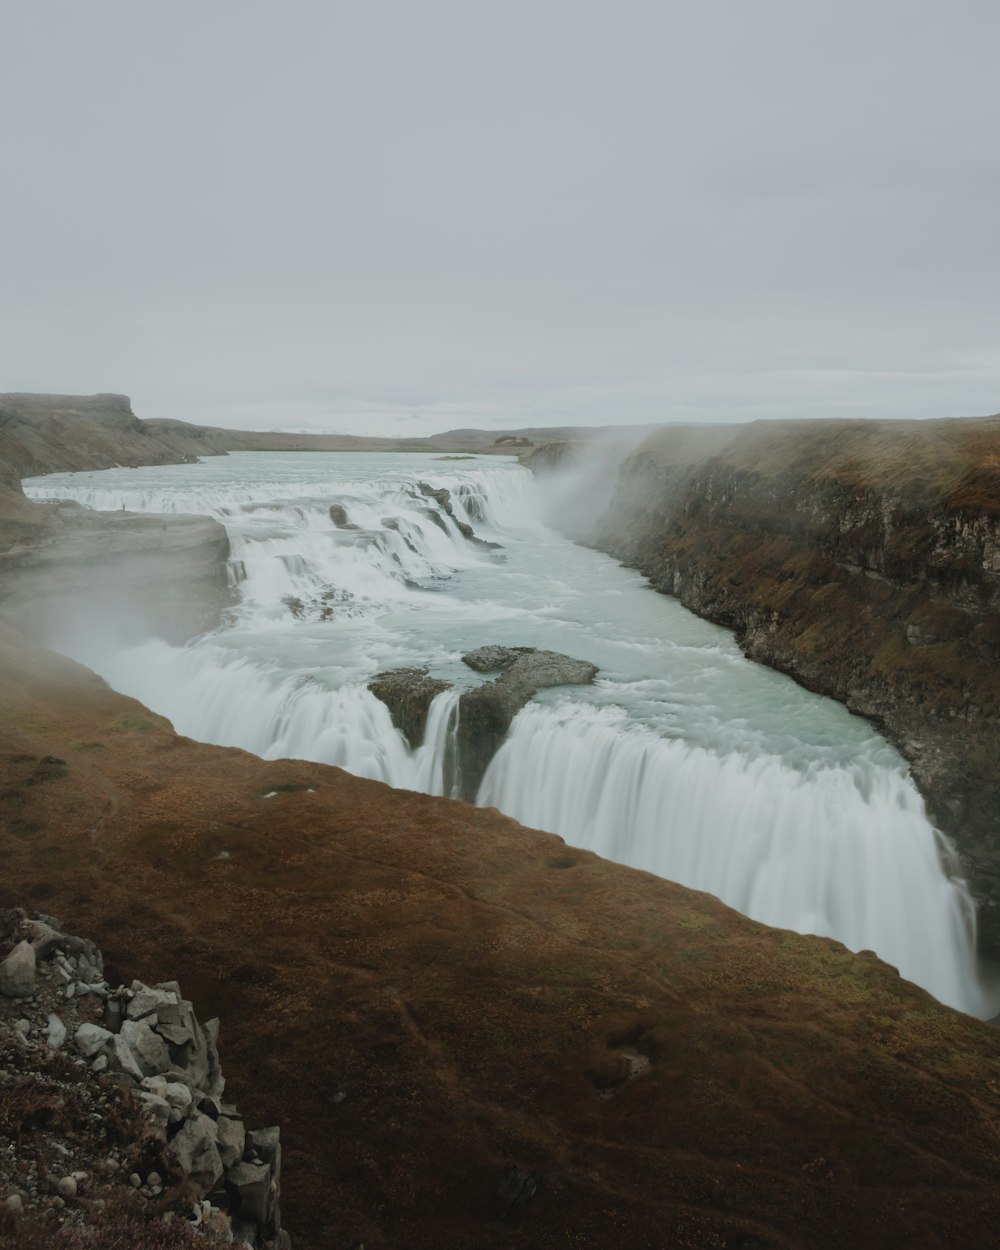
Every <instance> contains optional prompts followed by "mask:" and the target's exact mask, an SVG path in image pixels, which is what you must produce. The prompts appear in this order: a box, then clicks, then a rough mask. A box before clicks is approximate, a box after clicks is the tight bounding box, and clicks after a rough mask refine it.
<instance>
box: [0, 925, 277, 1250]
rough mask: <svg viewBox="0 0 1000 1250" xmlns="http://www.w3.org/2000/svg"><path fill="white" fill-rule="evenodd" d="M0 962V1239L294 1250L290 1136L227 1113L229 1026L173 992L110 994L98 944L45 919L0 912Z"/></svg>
mask: <svg viewBox="0 0 1000 1250" xmlns="http://www.w3.org/2000/svg"><path fill="white" fill-rule="evenodd" d="M0 955H2V959H0V1140H2V1138H4V1137H12V1138H16V1142H17V1148H16V1149H15V1150H9V1149H0V1234H2V1232H3V1228H2V1225H3V1224H7V1225H11V1226H13V1231H14V1232H15V1233H17V1232H18V1230H20V1233H21V1234H23V1236H24V1238H25V1239H27V1238H28V1236H29V1234H30V1233H31V1231H32V1229H33V1228H37V1226H38V1225H41V1226H42V1227H44V1228H48V1229H49V1230H51V1231H52V1232H53V1233H54V1232H55V1230H57V1229H58V1228H60V1227H64V1226H65V1227H66V1228H67V1235H68V1233H69V1231H70V1230H71V1229H77V1230H79V1231H80V1232H81V1235H82V1234H83V1233H84V1231H85V1230H86V1231H87V1232H88V1235H89V1236H91V1240H93V1237H94V1236H98V1235H105V1236H107V1237H108V1239H109V1244H116V1245H117V1244H120V1243H119V1242H118V1241H117V1240H115V1237H116V1236H117V1235H118V1233H119V1232H121V1229H119V1228H118V1225H117V1224H116V1223H115V1221H119V1222H122V1221H125V1223H127V1224H128V1223H129V1221H131V1223H130V1224H129V1227H132V1225H134V1224H136V1222H138V1224H139V1225H140V1226H145V1225H149V1224H151V1223H152V1222H153V1221H164V1222H167V1223H175V1224H179V1223H180V1222H182V1221H183V1222H184V1223H186V1224H187V1225H188V1226H189V1228H187V1229H183V1230H182V1229H180V1228H179V1227H178V1228H177V1230H176V1233H175V1234H174V1236H175V1237H178V1238H179V1239H180V1240H178V1241H177V1244H178V1245H186V1244H187V1241H188V1237H187V1234H188V1233H189V1232H194V1231H197V1232H201V1233H204V1235H205V1237H206V1238H207V1239H208V1240H210V1241H214V1242H223V1243H227V1244H235V1245H236V1246H240V1247H250V1248H251V1250H258V1248H259V1250H285V1248H287V1247H288V1246H290V1245H291V1240H290V1238H289V1236H288V1234H287V1233H286V1232H284V1231H283V1230H282V1228H281V1215H280V1203H279V1199H280V1180H281V1142H280V1133H279V1130H278V1128H276V1127H271V1128H264V1129H257V1130H248V1129H247V1128H246V1126H245V1124H244V1122H243V1117H242V1116H241V1115H240V1113H239V1112H238V1111H237V1109H236V1107H235V1106H233V1104H232V1103H230V1102H226V1101H225V1099H224V1097H223V1092H224V1089H225V1084H226V1082H225V1078H224V1077H223V1075H222V1070H221V1067H220V1064H219V1052H218V1045H217V1043H218V1033H219V1021H218V1020H209V1021H207V1023H205V1024H204V1025H202V1024H200V1023H199V1022H198V1019H197V1017H196V1015H195V1012H194V1008H193V1006H192V1004H191V1003H190V1002H189V1001H187V1000H186V999H185V998H184V997H183V996H182V994H181V990H180V986H179V985H178V984H177V982H176V981H168V982H162V983H160V984H157V985H153V986H149V985H144V984H143V983H142V982H141V981H133V982H132V983H131V985H130V986H128V987H125V986H119V987H118V988H117V989H113V988H111V986H109V984H108V983H107V981H106V980H105V979H104V960H103V957H102V955H101V952H100V951H99V950H98V949H97V947H96V946H95V945H94V943H93V942H91V941H89V940H88V939H86V938H79V937H73V936H71V935H69V934H67V933H64V932H63V931H62V928H61V926H60V924H59V922H58V921H57V920H55V919H54V918H53V917H51V916H46V915H43V914H41V913H38V912H30V913H28V912H25V911H23V910H21V909H14V910H11V911H3V912H0ZM123 1227H124V1225H123ZM0 1240H2V1237H0ZM91 1240H88V1241H86V1244H87V1245H90V1244H91ZM190 1240H191V1244H196V1243H197V1241H198V1240H200V1238H196V1237H195V1238H190ZM32 1244H34V1243H33V1242H32ZM74 1244H76V1243H74ZM81 1244H82V1243H81ZM94 1244H95V1245H96V1244H98V1243H97V1242H94ZM101 1244H103V1243H101ZM130 1244H131V1243H130ZM157 1244H159V1243H157ZM170 1244H171V1245H173V1244H174V1241H171V1242H170Z"/></svg>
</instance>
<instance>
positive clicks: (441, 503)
mask: <svg viewBox="0 0 1000 1250" xmlns="http://www.w3.org/2000/svg"><path fill="white" fill-rule="evenodd" d="M417 489H418V490H419V491H420V493H421V494H422V495H424V496H426V498H428V499H433V500H434V502H435V503H436V504H437V505H438V507H439V508H440V510H441V511H442V512H443V513H445V515H446V516H448V517H450V518H451V520H452V522H453V523H454V525H455V528H456V529H457V530H458V532H459V533H460V534H461V535H462V537H463V538H467V539H468V540H469V542H471V543H475V544H476V546H477V547H483V548H485V549H486V550H487V551H497V550H499V548H500V544H499V543H493V542H489V541H488V540H487V539H485V538H480V537H479V536H478V535H477V534H476V532H475V531H474V530H473V528H472V526H471V525H470V524H469V523H468V521H462V520H460V519H459V518H458V517H457V516H456V515H455V509H454V508H453V507H452V502H451V491H450V490H447V489H446V488H445V487H443V486H441V487H437V488H435V487H433V486H431V485H430V484H429V483H428V482H418V483H417ZM428 513H429V516H430V518H431V519H432V520H434V521H435V522H436V523H437V524H440V525H442V527H443V523H442V522H441V521H440V519H439V517H438V514H437V513H436V512H435V511H434V510H433V509H429V510H428Z"/></svg>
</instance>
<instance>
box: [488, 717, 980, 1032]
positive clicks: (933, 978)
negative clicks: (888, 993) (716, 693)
mask: <svg viewBox="0 0 1000 1250" xmlns="http://www.w3.org/2000/svg"><path fill="white" fill-rule="evenodd" d="M478 802H479V803H480V804H482V805H484V806H493V807H498V808H500V809H501V810H502V811H504V812H506V813H507V814H508V815H510V816H513V817H514V818H515V819H516V820H519V821H521V822H522V823H523V824H526V825H531V826H534V827H537V828H541V829H548V830H551V831H552V832H554V833H558V834H561V835H562V836H563V837H564V838H566V839H567V841H570V842H572V843H573V844H574V845H576V846H583V847H586V848H588V849H589V850H592V851H596V852H597V854H599V855H603V856H605V857H606V858H608V859H613V860H616V861H618V862H619V863H625V864H630V865H631V866H632V867H635V868H643V869H646V870H647V871H648V872H653V873H656V874H657V875H658V876H661V877H666V878H668V879H669V880H671V881H679V882H682V883H683V884H684V885H688V886H691V887H693V888H695V889H699V890H705V891H707V892H708V893H711V894H715V895H717V896H718V897H719V898H721V899H722V900H723V902H725V903H728V904H729V905H730V906H731V907H734V908H736V909H737V910H738V911H741V912H743V913H744V914H745V915H747V916H751V917H752V918H753V919H755V920H759V921H761V922H763V923H764V924H768V925H773V926H775V927H777V928H782V929H794V930H796V931H797V932H799V933H815V934H818V935H820V936H826V937H835V938H837V939H839V940H840V941H841V942H843V943H844V944H845V945H846V946H848V947H850V948H851V950H855V951H859V950H876V951H877V952H878V953H879V955H880V956H881V957H882V958H883V959H884V960H886V961H887V962H888V963H891V964H893V965H895V966H896V967H897V968H898V969H899V971H900V973H901V975H902V976H904V977H906V978H908V979H909V980H915V981H918V982H919V983H920V984H922V985H924V986H925V987H926V988H928V989H929V990H930V991H931V993H933V994H934V995H935V996H936V997H937V998H939V999H941V1001H942V1002H946V1003H949V1004H951V1005H952V1006H956V1007H960V1008H962V1009H963V1010H966V1011H976V1010H978V1009H979V1008H980V1007H981V1005H982V1004H981V1003H980V1000H979V997H978V994H977V992H976V990H975V987H974V986H972V985H970V983H969V969H970V967H971V966H972V965H973V963H974V940H973V937H974V934H973V926H972V924H971V920H972V912H971V906H970V900H969V898H968V894H967V892H966V891H965V889H964V888H963V887H962V885H961V884H960V883H958V882H955V881H952V880H949V879H948V878H947V877H946V876H945V875H944V873H943V872H942V869H941V859H940V854H939V846H938V842H937V835H936V833H935V831H934V830H933V828H932V827H931V826H930V824H929V823H928V821H927V818H926V816H925V814H924V810H923V804H922V802H921V800H920V796H919V795H918V794H917V792H916V790H915V789H914V787H913V785H912V783H911V782H910V780H909V778H908V777H907V776H906V774H905V773H904V772H903V771H902V770H901V769H900V770H890V769H887V768H872V767H870V766H866V764H865V763H864V761H859V762H857V763H855V764H854V765H852V766H850V767H845V766H837V765H832V766H825V767H817V766H813V767H809V768H806V769H804V770H798V769H795V768H793V767H790V766H789V765H788V764H787V763H786V762H785V761H784V760H782V759H781V758H778V757H775V756H769V755H761V756H759V757H758V758H750V757H747V756H743V755H739V754H733V755H729V756H727V757H720V756H719V755H717V754H716V753H715V752H714V751H710V750H706V749H704V748H702V747H696V746H691V745H689V744H688V743H685V742H682V741H677V740H671V739H666V738H661V737H658V736H657V735H655V734H652V733H649V732H648V731H646V730H643V729H639V728H635V727H634V726H629V725H628V724H626V718H625V714H624V713H623V712H622V711H621V710H620V709H610V708H594V707H588V706H586V705H584V704H580V703H566V704H563V705H561V706H556V707H551V706H541V705H534V706H530V705H529V706H528V707H526V708H525V709H524V710H523V711H522V712H521V713H520V714H519V715H518V717H517V718H516V719H515V721H514V724H513V725H512V727H511V732H510V734H509V735H508V738H507V741H506V742H505V743H504V745H503V746H502V747H501V748H500V750H499V751H498V752H497V754H496V755H495V756H494V758H493V761H492V763H491V764H490V767H489V769H488V770H487V773H486V776H485V777H484V779H483V784H482V786H481V788H480V791H479V796H478Z"/></svg>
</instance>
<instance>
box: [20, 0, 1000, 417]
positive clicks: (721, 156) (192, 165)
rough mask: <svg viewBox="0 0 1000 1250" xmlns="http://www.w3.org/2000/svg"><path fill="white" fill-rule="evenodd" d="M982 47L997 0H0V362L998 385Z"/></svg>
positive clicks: (415, 397) (804, 389) (431, 398)
mask: <svg viewBox="0 0 1000 1250" xmlns="http://www.w3.org/2000/svg"><path fill="white" fill-rule="evenodd" d="M998 47H1000V5H998V4H997V3H995V0H991V2H988V3H985V2H984V3H978V2H967V0H941V2H940V3H930V2H926V0H904V2H898V3H897V2H896V0H863V2H860V3H855V2H854V0H822V2H820V0H685V3H675V2H672V0H659V2H652V0H650V2H646V0H529V2H526V3H522V2H521V0H503V3H498V2H497V0H489V2H488V3H487V2H480V0H352V2H351V3H344V2H340V0H271V2H267V3H264V2H263V0H170V3H153V0H31V2H30V3H19V2H18V0H0V49H2V73H0V144H2V147H0V156H2V164H0V177H2V186H0V224H2V230H0V292H2V295H0V390H49V391H75V392H91V391H99V390H115V391H124V392H126V393H128V394H130V395H131V396H132V398H133V402H134V406H135V409H136V411H137V413H138V414H139V415H140V416H146V417H151V416H176V417H181V418H183V419H187V420H194V421H208V422H219V423H222V424H228V425H247V426H256V427H258V428H281V427H294V428H301V427H315V428H329V429H337V430H343V431H347V432H353V433H362V432H369V431H370V432H372V433H392V434H406V433H414V434H422V433H432V432H434V431H435V430H440V429H446V428H449V427H452V426H457V425H486V426H497V427H504V426H518V425H528V424H552V423H564V422H577V423H581V424H604V423H608V424H611V423H629V424H633V423H639V422H647V421H649V422H651V421H676V420H715V421H718V420H747V419H751V418H754V417H775V416H778V417H780V416H809V417H818V416H888V417H902V416H921V417H923V416H958V415H971V414H983V413H988V412H995V411H997V410H1000V336H998V332H1000V140H998V133H1000V74H998V73H997V68H996V57H997V49H998Z"/></svg>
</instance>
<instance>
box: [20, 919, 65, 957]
mask: <svg viewBox="0 0 1000 1250" xmlns="http://www.w3.org/2000/svg"><path fill="white" fill-rule="evenodd" d="M23 932H24V933H25V934H26V935H27V939H28V941H29V942H30V943H31V945H32V947H33V948H34V951H35V957H36V958H37V959H50V958H51V957H52V956H53V955H54V954H55V953H56V951H57V950H60V949H61V948H62V946H63V945H64V943H65V941H66V938H65V936H64V935H63V934H62V933H59V932H58V931H57V930H56V929H53V928H52V926H51V925H48V924H46V923H45V922H44V921H42V920H26V921H25V922H24V926H23Z"/></svg>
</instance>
